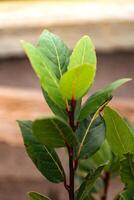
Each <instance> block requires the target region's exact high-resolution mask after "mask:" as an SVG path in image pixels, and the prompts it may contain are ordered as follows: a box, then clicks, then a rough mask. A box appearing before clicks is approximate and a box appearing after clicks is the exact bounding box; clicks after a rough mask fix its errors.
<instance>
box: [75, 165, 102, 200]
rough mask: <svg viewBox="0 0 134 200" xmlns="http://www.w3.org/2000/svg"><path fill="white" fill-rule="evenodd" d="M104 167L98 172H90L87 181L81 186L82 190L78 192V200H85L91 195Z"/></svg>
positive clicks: (98, 169)
mask: <svg viewBox="0 0 134 200" xmlns="http://www.w3.org/2000/svg"><path fill="white" fill-rule="evenodd" d="M103 168H104V165H103V166H100V167H98V168H97V169H96V170H90V172H89V174H88V175H87V176H86V178H85V181H83V183H82V184H81V186H80V188H79V189H78V191H77V198H76V199H77V200H85V197H86V196H87V195H88V194H89V192H90V191H91V189H92V188H93V186H94V184H95V182H96V180H97V179H98V177H99V176H100V174H101V172H102V170H103Z"/></svg>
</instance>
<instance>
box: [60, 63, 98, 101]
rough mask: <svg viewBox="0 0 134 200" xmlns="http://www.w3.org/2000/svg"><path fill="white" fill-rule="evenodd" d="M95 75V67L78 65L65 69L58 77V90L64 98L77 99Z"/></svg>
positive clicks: (86, 89) (84, 91) (83, 93)
mask: <svg viewBox="0 0 134 200" xmlns="http://www.w3.org/2000/svg"><path fill="white" fill-rule="evenodd" d="M94 77H95V67H94V66H93V65H89V64H83V65H79V66H77V67H74V68H72V69H70V70H69V71H67V72H66V73H65V74H64V75H63V76H62V77H61V79H60V83H59V85H60V91H61V93H62V95H63V96H64V97H65V98H66V99H72V98H74V99H79V98H81V97H82V96H83V95H85V93H86V92H87V91H88V89H89V88H90V87H91V85H92V83H93V81H94Z"/></svg>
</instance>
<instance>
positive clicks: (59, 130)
mask: <svg viewBox="0 0 134 200" xmlns="http://www.w3.org/2000/svg"><path fill="white" fill-rule="evenodd" d="M51 122H52V124H53V125H54V126H55V128H56V129H57V130H58V132H59V133H60V135H61V137H62V138H63V140H64V141H65V144H68V143H67V141H66V138H65V136H64V134H63V133H62V131H61V129H60V128H59V127H58V126H57V124H56V123H55V122H54V121H53V119H51Z"/></svg>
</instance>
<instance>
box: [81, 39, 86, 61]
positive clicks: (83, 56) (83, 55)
mask: <svg viewBox="0 0 134 200" xmlns="http://www.w3.org/2000/svg"><path fill="white" fill-rule="evenodd" d="M86 46H87V45H86V42H85V44H84V49H83V54H82V60H81V64H83V63H84V58H85V51H86Z"/></svg>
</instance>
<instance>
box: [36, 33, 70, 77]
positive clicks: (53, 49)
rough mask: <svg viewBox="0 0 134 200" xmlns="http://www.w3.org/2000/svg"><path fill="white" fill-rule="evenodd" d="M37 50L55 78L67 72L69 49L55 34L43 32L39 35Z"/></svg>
mask: <svg viewBox="0 0 134 200" xmlns="http://www.w3.org/2000/svg"><path fill="white" fill-rule="evenodd" d="M37 48H38V49H39V50H40V52H41V53H42V55H43V57H44V59H45V62H46V64H47V65H48V66H49V67H50V68H51V70H52V71H53V72H54V74H55V75H56V77H57V78H60V77H61V76H62V75H63V73H64V72H65V71H66V70H67V65H68V62H69V54H70V53H69V49H68V48H67V46H66V45H65V43H64V42H63V41H62V40H61V39H60V38H59V37H58V36H57V35H55V34H53V33H51V32H49V31H47V30H45V31H43V33H42V34H41V36H40V38H39V41H38V44H37Z"/></svg>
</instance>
